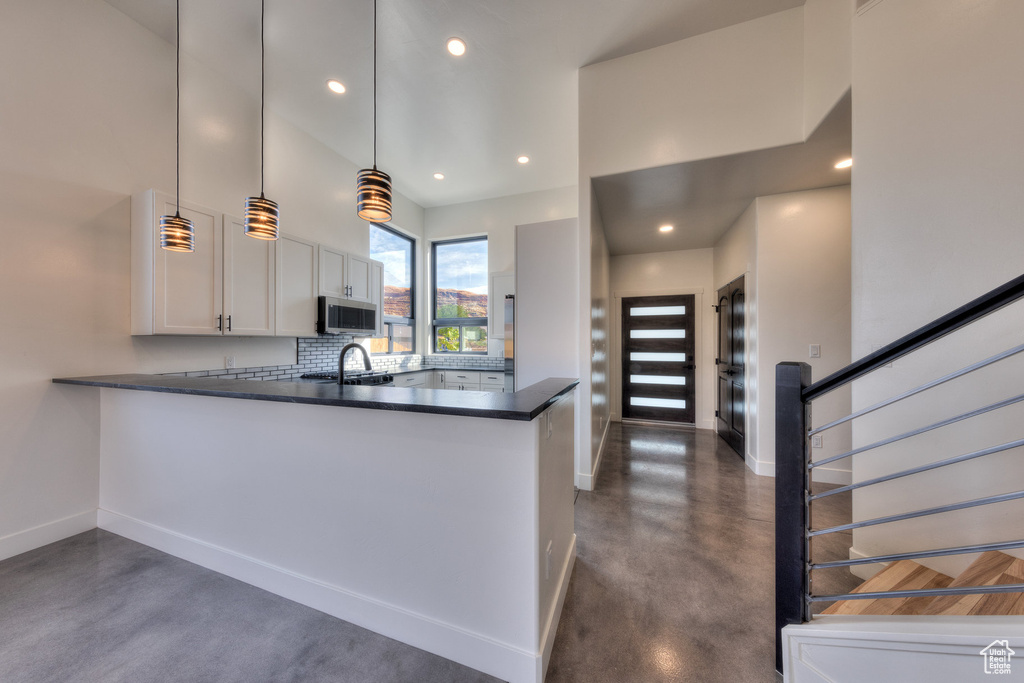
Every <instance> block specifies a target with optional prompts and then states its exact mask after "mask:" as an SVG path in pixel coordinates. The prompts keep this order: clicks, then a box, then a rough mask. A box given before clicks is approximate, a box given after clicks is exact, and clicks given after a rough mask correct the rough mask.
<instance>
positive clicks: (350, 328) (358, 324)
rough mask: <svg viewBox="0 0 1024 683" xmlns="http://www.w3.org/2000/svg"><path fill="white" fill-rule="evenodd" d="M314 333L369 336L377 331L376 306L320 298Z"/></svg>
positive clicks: (328, 297) (326, 297)
mask: <svg viewBox="0 0 1024 683" xmlns="http://www.w3.org/2000/svg"><path fill="white" fill-rule="evenodd" d="M317 310H318V316H317V323H316V331H317V332H319V333H320V334H342V333H349V334H362V335H371V334H374V333H375V332H376V331H377V305H376V304H370V303H365V302H362V301H352V300H351V299H335V298H333V297H330V296H322V297H320V299H319V305H318V306H317Z"/></svg>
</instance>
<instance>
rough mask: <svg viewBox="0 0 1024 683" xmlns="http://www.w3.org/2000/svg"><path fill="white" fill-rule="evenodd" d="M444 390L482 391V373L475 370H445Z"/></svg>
mask: <svg viewBox="0 0 1024 683" xmlns="http://www.w3.org/2000/svg"><path fill="white" fill-rule="evenodd" d="M444 388H445V389H455V390H456V391H480V373H479V372H475V371H473V370H445V378H444Z"/></svg>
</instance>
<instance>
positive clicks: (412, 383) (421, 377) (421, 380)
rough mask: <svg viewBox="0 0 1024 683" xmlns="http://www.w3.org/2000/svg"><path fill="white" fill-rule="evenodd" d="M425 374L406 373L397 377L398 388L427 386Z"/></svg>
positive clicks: (396, 384)
mask: <svg viewBox="0 0 1024 683" xmlns="http://www.w3.org/2000/svg"><path fill="white" fill-rule="evenodd" d="M426 374H428V373H425V372H404V373H402V374H401V375H395V386H396V387H425V386H426V384H427V381H426V377H425V375H426Z"/></svg>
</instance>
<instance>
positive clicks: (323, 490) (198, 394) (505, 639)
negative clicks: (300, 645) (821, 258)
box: [54, 375, 576, 683]
mask: <svg viewBox="0 0 1024 683" xmlns="http://www.w3.org/2000/svg"><path fill="white" fill-rule="evenodd" d="M54 382H55V383H58V384H63V385H78V386H69V387H67V389H66V390H67V391H93V390H95V389H93V388H88V387H98V388H99V389H100V391H101V398H100V418H99V419H100V452H101V463H100V500H99V526H100V527H101V528H104V529H107V530H109V531H111V532H113V533H117V534H119V535H122V536H125V537H127V538H130V539H133V540H136V541H139V542H141V543H145V544H146V545H149V546H152V547H155V548H158V549H160V550H163V551H165V552H168V553H170V554H173V555H176V556H178V557H181V558H184V559H186V560H189V561H192V562H195V563H197V564H200V565H203V566H206V567H209V568H211V569H214V570H216V571H219V572H221V573H224V574H226V575H229V576H232V577H235V578H237V579H240V580H242V581H245V582H247V583H250V584H252V585H256V586H259V587H261V588H264V589H266V590H269V591H271V592H274V593H277V594H279V595H282V596H284V597H287V598H290V599H292V600H295V601H297V602H300V603H303V604H306V605H309V606H311V607H314V608H316V609H319V610H322V611H324V612H326V613H329V614H332V615H334V616H337V617H339V618H341V619H345V620H346V621H350V622H352V623H355V624H358V625H360V626H364V627H366V628H369V629H372V630H374V631H377V632H379V633H382V634H384V635H387V636H390V637H393V638H395V639H397V640H400V641H402V642H405V643H409V644H411V645H414V646H416V647H420V648H422V649H424V650H427V651H429V652H433V653H436V654H438V655H441V656H443V657H447V658H449V659H453V660H455V661H457V662H460V663H462V664H465V665H467V666H471V667H473V668H476V669H479V670H481V671H484V672H486V673H489V674H491V675H494V676H497V677H499V678H501V679H503V680H508V681H514V682H516V683H519V682H527V681H529V682H531V683H533V682H538V681H542V680H543V675H544V670H545V668H546V664H547V661H548V658H549V656H550V651H551V645H552V643H553V640H554V636H555V630H556V628H557V624H558V617H559V614H560V611H561V606H562V601H563V599H564V597H565V591H566V588H567V586H568V581H569V576H570V574H571V571H572V567H573V562H574V559H575V534H574V533H573V510H572V504H573V481H572V469H573V449H574V436H573V423H574V393H575V392H574V388H575V386H576V381H575V380H570V379H555V378H553V379H548V380H545V381H543V382H540V383H538V384H535V385H533V386H530V387H525V388H524V389H522V390H520V391H517V392H514V393H509V394H501V393H484V392H465V391H463V392H458V391H436V390H430V389H409V388H399V387H365V386H344V387H342V386H339V385H336V384H298V383H288V382H250V381H245V380H218V379H214V378H186V377H166V376H159V375H110V376H102V377H86V378H71V379H56V380H54Z"/></svg>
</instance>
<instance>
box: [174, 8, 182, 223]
mask: <svg viewBox="0 0 1024 683" xmlns="http://www.w3.org/2000/svg"><path fill="white" fill-rule="evenodd" d="M174 27H175V33H174V195H175V196H174V215H175V217H180V216H181V0H177V2H175V3H174Z"/></svg>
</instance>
